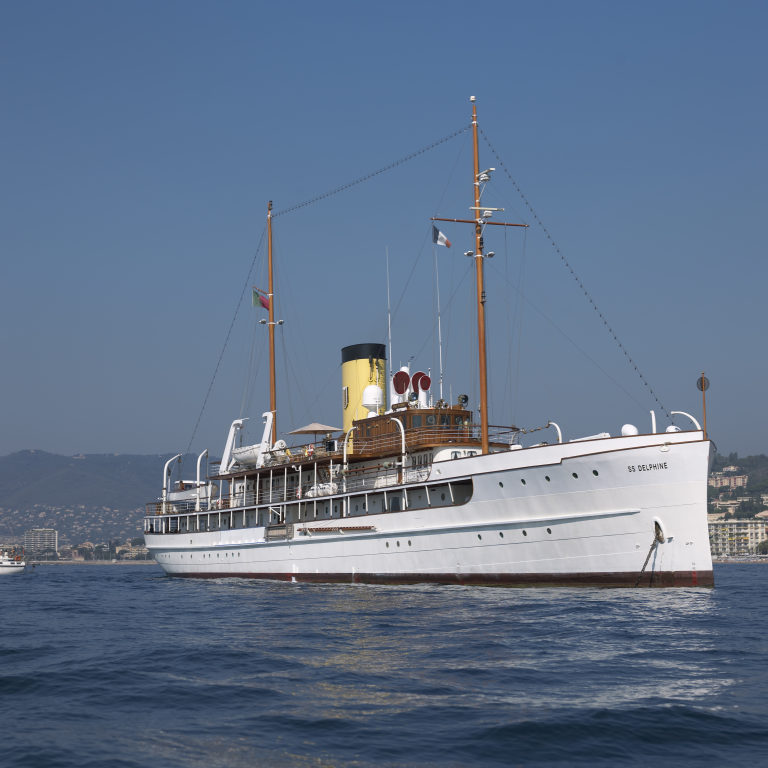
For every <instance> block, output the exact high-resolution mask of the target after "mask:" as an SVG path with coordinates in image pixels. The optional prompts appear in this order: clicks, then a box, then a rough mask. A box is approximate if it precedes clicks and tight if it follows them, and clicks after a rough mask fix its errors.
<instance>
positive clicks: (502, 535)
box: [477, 528, 552, 541]
mask: <svg viewBox="0 0 768 768" xmlns="http://www.w3.org/2000/svg"><path fill="white" fill-rule="evenodd" d="M547 533H549V534H551V533H552V529H551V528H547ZM527 535H528V531H526V530H525V529H523V536H527ZM477 538H478V539H479V540H480V541H482V540H483V534H482V533H478V534H477ZM499 538H500V539H503V538H504V532H503V531H499Z"/></svg>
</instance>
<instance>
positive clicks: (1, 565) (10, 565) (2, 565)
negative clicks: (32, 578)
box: [0, 560, 26, 576]
mask: <svg viewBox="0 0 768 768" xmlns="http://www.w3.org/2000/svg"><path fill="white" fill-rule="evenodd" d="M25 568H26V563H24V562H20V563H19V562H14V561H5V560H3V561H0V576H13V575H18V574H20V573H24V569H25Z"/></svg>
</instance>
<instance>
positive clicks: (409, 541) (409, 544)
mask: <svg viewBox="0 0 768 768" xmlns="http://www.w3.org/2000/svg"><path fill="white" fill-rule="evenodd" d="M408 546H409V547H410V546H411V540H410V539H408Z"/></svg>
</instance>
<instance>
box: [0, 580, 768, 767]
mask: <svg viewBox="0 0 768 768" xmlns="http://www.w3.org/2000/svg"><path fill="white" fill-rule="evenodd" d="M715 577H716V580H717V586H716V587H715V589H714V590H696V589H676V590H671V589H669V590H632V589H620V590H601V589H528V590H515V589H489V588H467V587H437V586H426V587H412V586H407V587H384V586H367V585H355V586H322V585H321V586H318V585H305V584H283V583H271V582H258V581H239V580H235V579H222V580H219V581H194V580H190V581H187V580H181V579H171V578H167V577H165V576H163V575H162V572H161V571H160V570H159V569H158V568H156V567H155V566H151V567H141V566H135V567H128V566H103V567H98V566H39V567H37V568H36V569H35V570H34V571H33V572H31V573H28V574H25V575H24V576H20V577H6V578H4V579H2V582H0V605H1V606H2V608H1V609H0V611H1V613H0V616H2V634H1V635H0V724H2V731H1V734H2V736H1V739H0V763H1V764H2V765H3V766H14V767H15V766H35V767H38V766H40V767H41V768H42V767H44V768H57V767H59V766H61V767H62V768H75V767H76V768H89V767H91V766H94V767H95V766H98V767H99V768H104V766H110V767H116V768H120V767H126V768H128V767H130V768H134V767H139V766H142V767H143V766H152V767H153V768H162V767H163V766H183V767H186V766H190V767H192V766H194V767H195V768H197V767H198V766H200V767H201V768H202V767H203V766H205V767H206V768H210V767H211V766H249V767H251V766H276V767H278V768H279V767H280V766H318V767H319V766H323V767H325V766H332V767H333V768H342V767H346V766H350V767H351V766H355V768H358V767H362V766H377V767H380V766H420V767H423V766H497V765H498V766H509V765H536V766H548V765H552V766H557V765H563V766H565V765H569V766H570V765H590V766H615V765H637V766H649V765H654V766H657V765H670V766H672V765H674V766H685V765H691V766H694V765H695V766H702V765H713V766H714V765H717V766H721V765H765V764H766V763H767V762H768V588H767V587H768V566H763V565H720V566H717V567H716V571H715Z"/></svg>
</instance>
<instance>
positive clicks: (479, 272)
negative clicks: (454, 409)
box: [432, 96, 528, 453]
mask: <svg viewBox="0 0 768 768" xmlns="http://www.w3.org/2000/svg"><path fill="white" fill-rule="evenodd" d="M469 100H470V101H471V102H472V145H473V150H474V151H473V154H474V179H473V188H474V205H473V206H472V210H473V211H474V213H475V218H474V219H444V218H440V217H438V216H433V217H432V221H456V222H460V223H463V224H474V225H475V252H474V253H472V252H471V251H468V252H467V254H466V255H467V256H474V259H475V283H476V288H477V345H478V368H479V374H480V442H481V447H482V452H483V453H489V452H490V441H489V438H488V363H487V358H486V350H485V284H484V275H483V259H484V258H485V257H484V255H483V247H484V243H483V227H484V226H486V225H488V224H493V225H495V226H499V227H527V226H528V225H527V224H508V223H506V222H500V221H488V220H487V216H490V215H491V214H490V213H488V214H486V215H485V216H484V214H483V211H484V210H489V211H500V210H504V209H503V208H490V209H485V208H481V207H480V184H481V183H482V182H484V181H488V178H489V176H488V174H489V172H490V171H492V170H494V169H493V168H490V169H489V170H488V171H484V172H483V173H482V174H481V173H480V151H479V148H478V141H477V105H476V104H475V97H474V96H470V98H469ZM481 176H482V180H481ZM489 255H490V256H493V254H492V253H491V254H489Z"/></svg>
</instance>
